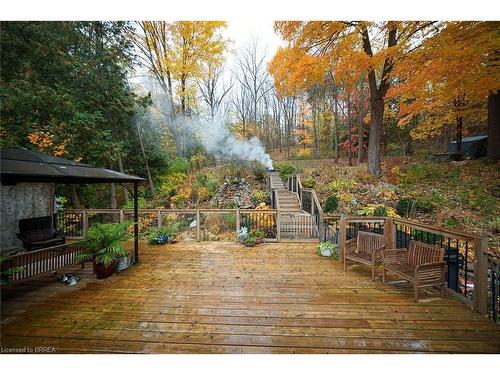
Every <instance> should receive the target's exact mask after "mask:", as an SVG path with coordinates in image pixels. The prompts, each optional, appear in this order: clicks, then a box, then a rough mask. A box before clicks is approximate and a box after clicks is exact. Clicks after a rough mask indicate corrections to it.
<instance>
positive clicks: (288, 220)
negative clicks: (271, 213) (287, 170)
mask: <svg viewBox="0 0 500 375" xmlns="http://www.w3.org/2000/svg"><path fill="white" fill-rule="evenodd" d="M268 186H269V189H270V191H271V192H272V191H274V200H275V207H276V208H277V209H278V210H279V215H280V217H279V222H280V228H279V231H280V237H281V239H282V240H292V241H293V240H300V241H304V240H313V241H317V239H318V231H317V226H316V223H315V222H314V220H315V219H314V217H313V216H312V215H311V214H310V213H308V212H305V211H304V210H302V204H301V202H300V198H299V195H298V194H297V193H295V192H293V191H289V190H287V189H286V187H285V184H284V183H283V181H282V180H281V177H280V175H279V173H278V172H269V183H268Z"/></svg>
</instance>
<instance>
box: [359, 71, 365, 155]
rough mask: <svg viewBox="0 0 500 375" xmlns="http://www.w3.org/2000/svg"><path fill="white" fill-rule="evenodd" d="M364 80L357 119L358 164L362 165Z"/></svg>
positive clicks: (362, 81)
mask: <svg viewBox="0 0 500 375" xmlns="http://www.w3.org/2000/svg"><path fill="white" fill-rule="evenodd" d="M363 83H364V80H361V87H360V90H361V93H360V98H359V112H358V113H359V119H358V164H360V163H362V162H363V160H364V149H363V135H364V131H365V127H364V119H365V95H364V88H363Z"/></svg>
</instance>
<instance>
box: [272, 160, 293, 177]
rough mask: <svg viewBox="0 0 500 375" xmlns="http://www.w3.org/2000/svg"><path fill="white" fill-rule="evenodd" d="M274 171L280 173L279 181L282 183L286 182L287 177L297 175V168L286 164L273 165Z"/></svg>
mask: <svg viewBox="0 0 500 375" xmlns="http://www.w3.org/2000/svg"><path fill="white" fill-rule="evenodd" d="M274 169H275V170H276V171H278V172H279V173H280V176H281V179H282V180H283V181H286V180H287V179H288V177H290V176H291V175H293V174H296V173H297V168H295V167H294V166H293V165H292V164H290V163H287V162H283V163H275V165H274Z"/></svg>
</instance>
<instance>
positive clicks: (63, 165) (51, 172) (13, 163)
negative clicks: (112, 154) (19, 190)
mask: <svg viewBox="0 0 500 375" xmlns="http://www.w3.org/2000/svg"><path fill="white" fill-rule="evenodd" d="M0 177H1V181H2V183H3V184H14V183H16V182H55V183H61V184H92V183H106V182H140V181H144V179H143V178H141V177H137V176H131V175H128V174H125V173H120V172H116V171H113V170H110V169H105V168H96V167H93V166H91V165H88V164H83V163H77V162H75V161H72V160H68V159H63V158H59V157H57V156H52V155H47V154H43V153H41V152H37V151H30V150H26V149H24V148H11V149H5V150H0Z"/></svg>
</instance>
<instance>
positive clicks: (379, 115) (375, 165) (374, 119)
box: [368, 96, 384, 177]
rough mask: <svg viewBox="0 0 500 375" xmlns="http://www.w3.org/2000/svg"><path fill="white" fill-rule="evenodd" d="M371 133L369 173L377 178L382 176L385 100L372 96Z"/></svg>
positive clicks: (369, 140)
mask: <svg viewBox="0 0 500 375" xmlns="http://www.w3.org/2000/svg"><path fill="white" fill-rule="evenodd" d="M370 115H371V123H370V132H369V139H368V173H370V174H371V175H372V176H375V177H381V176H382V168H381V166H380V141H381V139H382V122H383V121H384V99H383V98H381V97H380V96H376V97H372V96H370Z"/></svg>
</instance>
